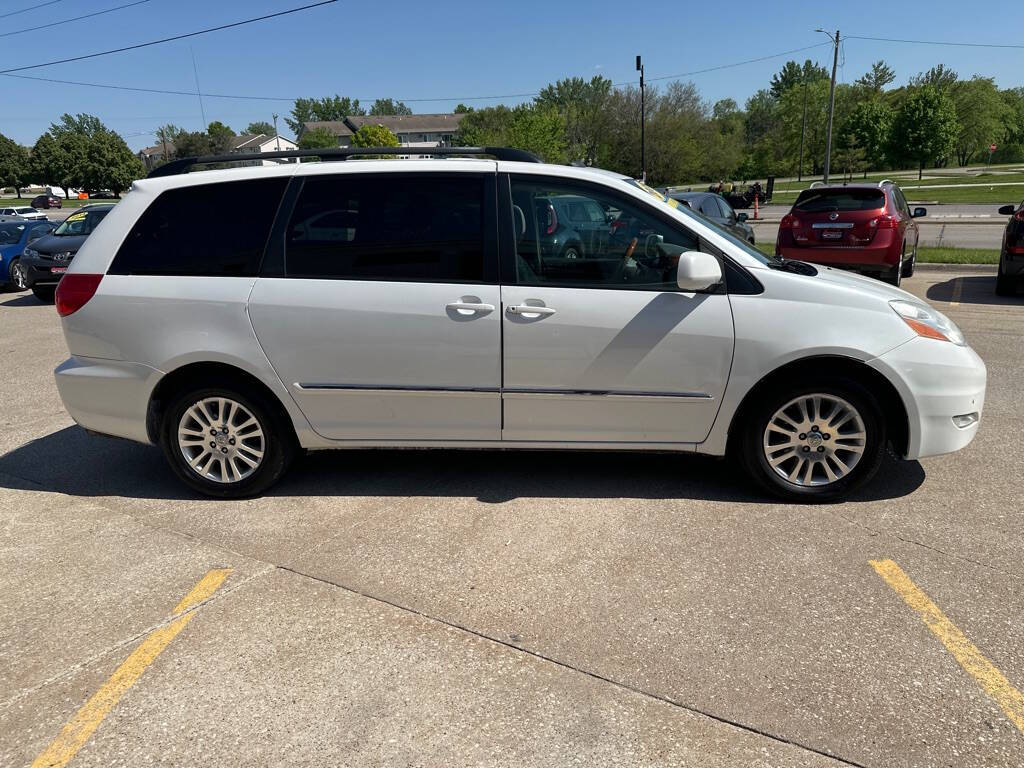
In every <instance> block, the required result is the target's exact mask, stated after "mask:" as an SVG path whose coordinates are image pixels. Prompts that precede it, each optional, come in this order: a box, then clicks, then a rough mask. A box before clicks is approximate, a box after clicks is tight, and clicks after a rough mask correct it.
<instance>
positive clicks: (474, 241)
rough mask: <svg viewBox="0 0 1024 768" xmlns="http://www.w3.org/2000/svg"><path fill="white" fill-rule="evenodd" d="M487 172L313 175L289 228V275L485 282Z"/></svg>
mask: <svg viewBox="0 0 1024 768" xmlns="http://www.w3.org/2000/svg"><path fill="white" fill-rule="evenodd" d="M483 199H484V178H483V177H482V176H475V175H469V174H459V175H458V176H436V175H428V174H416V175H415V176H402V177H396V176H394V175H391V174H381V175H374V176H372V175H368V174H356V173H350V174H339V175H336V176H314V177H310V178H307V179H306V181H305V183H304V185H303V187H302V192H301V193H300V194H299V198H298V200H297V201H296V204H295V209H294V211H293V213H292V216H291V219H290V220H289V222H288V228H287V230H286V232H285V274H286V275H288V276H289V277H306V278H332V279H337V280H345V279H349V280H395V281H424V282H426V281H429V282H441V283H447V282H484V258H485V257H484V206H483Z"/></svg>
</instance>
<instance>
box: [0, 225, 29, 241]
mask: <svg viewBox="0 0 1024 768" xmlns="http://www.w3.org/2000/svg"><path fill="white" fill-rule="evenodd" d="M24 231H25V225H24V224H0V245H10V244H11V243H16V242H18V241H19V240H21V233H22V232H24Z"/></svg>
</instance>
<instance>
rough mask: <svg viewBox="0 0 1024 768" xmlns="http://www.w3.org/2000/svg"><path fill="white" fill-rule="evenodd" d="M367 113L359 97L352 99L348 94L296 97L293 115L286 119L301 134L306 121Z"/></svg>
mask: <svg viewBox="0 0 1024 768" xmlns="http://www.w3.org/2000/svg"><path fill="white" fill-rule="evenodd" d="M365 114H366V110H365V109H363V108H362V107H360V106H359V99H350V98H349V97H348V96H326V97H324V98H322V99H296V100H295V105H294V106H293V107H292V115H291V117H286V118H285V119H284V120H285V122H286V123H288V127H289V128H291V129H292V132H293V133H294V134H295V135H296V136H299V135H301V134H302V131H303V126H304V125H305V124H306V123H311V122H319V121H324V120H344V119H345V118H346V117H349V116H352V115H365Z"/></svg>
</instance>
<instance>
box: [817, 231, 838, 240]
mask: <svg viewBox="0 0 1024 768" xmlns="http://www.w3.org/2000/svg"><path fill="white" fill-rule="evenodd" d="M842 237H843V233H842V232H840V231H839V230H836V229H826V230H825V231H824V232H822V233H821V239H822V240H840V239H842Z"/></svg>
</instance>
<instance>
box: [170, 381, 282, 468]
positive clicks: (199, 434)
mask: <svg viewBox="0 0 1024 768" xmlns="http://www.w3.org/2000/svg"><path fill="white" fill-rule="evenodd" d="M266 442H267V441H266V437H265V436H264V433H263V427H262V425H261V424H260V423H259V420H258V419H257V418H256V417H255V416H254V415H253V413H252V412H251V411H250V410H249V409H248V408H246V407H245V406H244V405H242V404H241V403H239V402H237V401H235V400H232V399H230V398H227V397H207V398H203V399H202V400H199V401H198V402H196V403H193V404H192V405H191V406H189V407H188V408H186V409H185V412H184V413H182V415H181V419H180V420H179V421H178V448H179V449H180V450H181V454H182V456H184V458H185V462H186V463H187V464H188V465H189V467H191V468H192V471H193V472H195V473H196V474H198V475H199V476H200V477H203V478H205V479H207V480H212V481H213V482H215V483H238V482H241V481H242V480H245V479H246V478H247V477H249V476H250V475H251V474H252V473H253V472H255V471H256V470H257V469H259V466H260V464H262V463H263V457H264V454H265V453H266V449H267V445H266Z"/></svg>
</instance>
